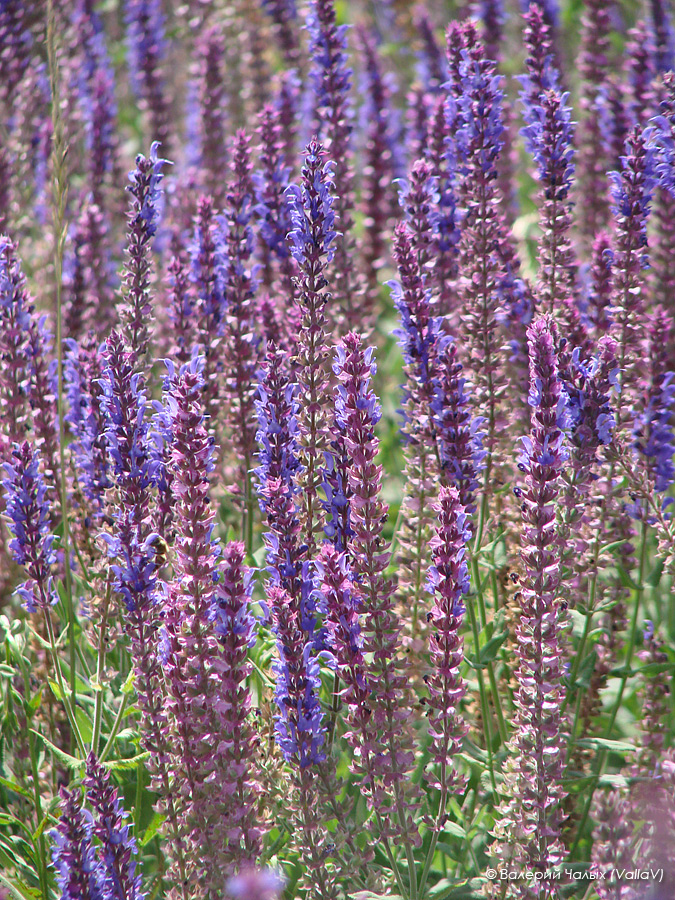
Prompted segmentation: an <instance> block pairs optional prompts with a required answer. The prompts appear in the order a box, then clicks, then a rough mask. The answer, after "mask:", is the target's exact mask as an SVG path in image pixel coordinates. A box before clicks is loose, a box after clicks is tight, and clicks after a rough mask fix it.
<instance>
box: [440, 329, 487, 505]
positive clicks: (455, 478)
mask: <svg viewBox="0 0 675 900" xmlns="http://www.w3.org/2000/svg"><path fill="white" fill-rule="evenodd" d="M457 356H458V353H457V346H456V344H454V343H453V342H452V341H451V340H449V339H447V338H446V339H445V341H444V343H443V345H442V349H441V352H440V357H439V360H438V380H437V383H436V386H435V392H434V396H433V399H432V401H431V411H432V415H433V423H434V426H435V429H436V435H437V438H438V447H439V456H440V461H441V479H442V481H443V483H444V484H450V485H454V487H455V488H456V489H457V491H458V493H459V501H460V504H461V505H462V507H463V508H464V510H465V512H466V513H467V514H471V513H473V512H474V511H475V508H476V507H475V495H476V491H477V490H478V475H479V474H480V472H481V470H482V469H483V468H484V465H485V462H484V460H485V450H484V449H483V441H482V435H481V432H480V429H481V427H482V425H483V423H484V419H483V418H482V417H480V416H476V417H474V418H472V417H471V407H470V398H469V393H468V385H467V382H466V380H465V379H464V378H463V377H462V371H463V369H462V364H461V363H460V362H459V360H458V358H457Z"/></svg>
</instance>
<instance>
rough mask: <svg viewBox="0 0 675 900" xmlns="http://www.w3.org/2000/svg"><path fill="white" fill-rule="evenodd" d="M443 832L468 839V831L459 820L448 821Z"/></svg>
mask: <svg viewBox="0 0 675 900" xmlns="http://www.w3.org/2000/svg"><path fill="white" fill-rule="evenodd" d="M443 834H450V835H452V837H457V838H461V839H462V840H466V831H465V830H464V829H463V828H462V826H461V825H458V824H457V822H446V823H445V825H444V826H443Z"/></svg>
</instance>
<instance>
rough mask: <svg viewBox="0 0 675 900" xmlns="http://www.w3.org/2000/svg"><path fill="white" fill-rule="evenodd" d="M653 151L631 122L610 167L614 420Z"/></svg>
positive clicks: (638, 281)
mask: <svg viewBox="0 0 675 900" xmlns="http://www.w3.org/2000/svg"><path fill="white" fill-rule="evenodd" d="M653 169H654V165H653V153H652V152H651V151H649V150H648V149H647V147H646V146H645V138H644V135H643V134H642V132H641V131H640V129H639V128H638V127H637V126H636V127H635V128H634V129H633V131H632V132H631V135H630V137H629V139H628V141H627V142H626V155H625V157H624V158H623V159H622V168H621V171H620V172H611V173H610V178H611V180H612V198H613V201H614V206H613V212H614V215H615V217H616V222H617V226H616V234H615V238H614V248H613V250H614V256H613V263H612V265H613V273H614V290H613V297H612V306H613V322H612V331H611V333H612V336H613V337H615V338H616V340H617V343H618V351H617V356H618V360H619V366H620V370H621V374H620V378H621V392H620V394H619V397H618V399H617V425H618V427H619V429H621V428H623V427H624V425H626V422H625V421H624V419H625V415H626V409H627V407H628V405H629V403H630V399H631V393H632V392H633V390H634V388H635V386H636V382H637V376H638V373H637V352H638V347H639V344H640V335H641V330H642V325H641V320H642V316H643V315H644V299H643V294H642V290H643V283H644V276H643V275H642V269H643V268H644V267H645V266H646V265H647V259H648V258H647V220H648V217H649V212H650V204H651V199H652V194H653V191H654V171H653Z"/></svg>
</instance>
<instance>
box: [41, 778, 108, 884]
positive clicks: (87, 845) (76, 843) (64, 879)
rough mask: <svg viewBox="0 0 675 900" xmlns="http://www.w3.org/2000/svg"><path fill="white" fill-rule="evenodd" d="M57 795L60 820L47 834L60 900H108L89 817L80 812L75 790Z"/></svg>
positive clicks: (78, 799)
mask: <svg viewBox="0 0 675 900" xmlns="http://www.w3.org/2000/svg"><path fill="white" fill-rule="evenodd" d="M59 795H60V798H61V802H60V805H61V816H60V818H59V820H58V824H57V826H56V828H54V829H52V830H51V831H50V832H49V836H50V837H51V839H52V841H53V844H54V846H53V847H52V861H53V863H54V868H55V869H56V883H57V884H58V887H59V891H60V898H59V900H107V897H108V896H110V895H108V894H106V893H105V888H104V885H103V883H102V881H103V879H102V872H101V867H100V864H99V863H98V862H97V861H96V856H95V852H94V846H93V842H92V832H93V826H92V818H91V813H89V812H87V811H86V810H84V809H83V808H82V798H81V795H80V794H79V792H78V791H77V790H73V791H67V790H66V789H65V788H64V787H61V788H60V790H59Z"/></svg>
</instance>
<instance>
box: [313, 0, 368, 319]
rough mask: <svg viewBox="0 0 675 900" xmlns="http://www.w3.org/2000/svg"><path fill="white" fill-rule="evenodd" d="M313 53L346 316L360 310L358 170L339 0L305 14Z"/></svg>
mask: <svg viewBox="0 0 675 900" xmlns="http://www.w3.org/2000/svg"><path fill="white" fill-rule="evenodd" d="M307 30H308V31H309V34H310V55H311V57H312V60H313V62H314V65H313V69H312V76H313V81H314V103H315V109H314V112H315V118H316V126H315V127H316V132H317V139H318V140H319V141H321V142H322V144H323V145H324V146H325V148H326V152H327V153H328V155H329V156H330V158H331V159H332V160H333V166H334V170H335V184H336V185H337V192H336V195H335V212H336V215H337V220H338V222H339V228H340V238H339V240H338V241H336V247H335V251H334V252H335V253H336V254H337V261H336V264H335V266H334V268H333V279H332V285H333V297H334V300H335V303H336V305H337V307H338V309H339V310H340V312H341V314H342V315H343V316H348V315H352V316H355V315H358V314H359V313H360V308H359V306H358V304H359V300H358V298H359V296H367V295H366V294H361V293H360V290H358V289H357V281H358V273H357V271H355V267H354V264H353V262H352V254H353V253H354V252H355V243H354V237H353V235H352V230H353V226H354V221H353V212H354V171H353V150H352V147H351V143H352V141H351V136H352V131H353V125H352V116H353V110H352V102H351V98H350V90H351V78H352V71H351V69H350V68H349V67H348V56H347V39H346V30H347V29H346V26H345V25H341V26H338V25H336V19H335V0H311V2H310V5H309V13H308V16H307Z"/></svg>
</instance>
